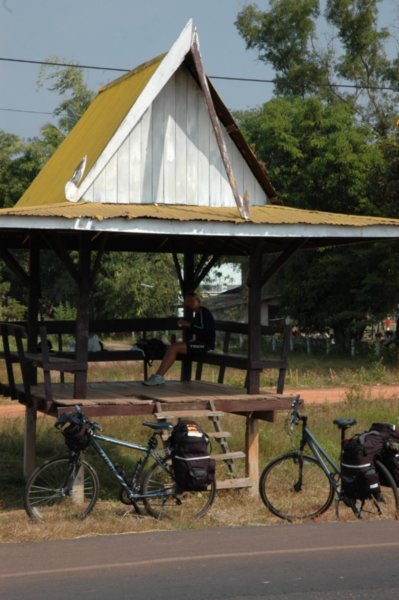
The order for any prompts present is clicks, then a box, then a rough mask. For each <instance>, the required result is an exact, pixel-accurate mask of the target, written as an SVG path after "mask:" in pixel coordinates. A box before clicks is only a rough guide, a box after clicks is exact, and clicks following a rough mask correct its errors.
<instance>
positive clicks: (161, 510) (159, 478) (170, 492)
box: [142, 459, 216, 521]
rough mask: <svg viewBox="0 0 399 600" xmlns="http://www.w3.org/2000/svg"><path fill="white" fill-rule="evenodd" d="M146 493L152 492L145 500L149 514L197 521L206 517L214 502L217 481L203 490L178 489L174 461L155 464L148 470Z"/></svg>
mask: <svg viewBox="0 0 399 600" xmlns="http://www.w3.org/2000/svg"><path fill="white" fill-rule="evenodd" d="M142 492H143V494H144V495H145V494H152V496H151V497H149V498H145V499H144V506H145V509H146V511H147V513H148V514H149V515H151V516H152V517H155V518H156V519H173V520H174V519H179V520H184V521H193V520H194V519H199V518H200V517H202V516H203V515H204V514H205V513H206V512H208V510H209V509H210V507H211V506H212V504H213V501H214V500H215V496H216V483H215V482H213V483H212V484H210V485H209V486H208V488H207V489H206V490H205V491H203V492H179V493H178V492H177V491H176V482H175V480H174V477H173V469H172V461H171V459H166V460H165V461H164V462H162V463H161V464H159V463H154V464H153V465H152V466H151V467H150V469H149V470H148V471H147V473H146V475H145V477H144V480H143V486H142Z"/></svg>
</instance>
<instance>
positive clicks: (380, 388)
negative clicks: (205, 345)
mask: <svg viewBox="0 0 399 600" xmlns="http://www.w3.org/2000/svg"><path fill="white" fill-rule="evenodd" d="M348 392H350V388H349V387H335V388H318V389H310V388H306V389H305V388H304V389H299V390H298V389H290V388H286V390H285V393H287V394H300V396H301V398H303V400H304V401H305V405H306V404H323V403H325V402H328V403H335V402H343V400H345V396H346V394H347V393H348ZM362 392H363V393H364V395H365V397H366V398H368V399H369V400H372V399H373V398H392V397H397V398H399V385H372V386H363V387H362ZM24 411H25V408H24V407H23V406H22V405H21V404H18V403H16V402H10V403H9V404H3V405H1V406H0V418H1V417H19V416H22V415H23V414H24Z"/></svg>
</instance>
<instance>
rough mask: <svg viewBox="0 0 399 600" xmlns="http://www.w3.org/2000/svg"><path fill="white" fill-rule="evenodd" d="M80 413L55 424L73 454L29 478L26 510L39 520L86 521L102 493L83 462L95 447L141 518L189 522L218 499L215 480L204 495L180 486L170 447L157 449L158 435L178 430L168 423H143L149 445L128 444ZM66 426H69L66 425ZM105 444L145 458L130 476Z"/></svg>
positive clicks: (56, 459)
mask: <svg viewBox="0 0 399 600" xmlns="http://www.w3.org/2000/svg"><path fill="white" fill-rule="evenodd" d="M75 408H76V412H74V413H72V414H69V415H61V417H60V418H59V419H58V421H57V422H56V424H55V426H56V427H57V428H58V429H60V430H62V431H63V433H64V437H65V441H66V443H67V446H68V449H69V452H68V454H64V455H61V456H56V457H53V458H51V459H49V460H47V461H45V462H44V463H43V464H41V465H40V466H38V467H37V468H36V469H35V470H34V471H33V473H32V474H31V476H30V477H29V479H28V481H27V483H26V487H25V493H24V507H25V510H26V512H27V513H28V515H29V516H30V517H31V518H33V519H34V520H39V521H49V520H52V519H56V520H59V519H61V518H71V517H73V518H77V519H84V518H85V517H87V515H88V514H89V513H91V511H92V510H93V508H94V506H95V504H96V502H97V499H98V496H99V490H100V484H99V478H98V475H97V472H96V470H95V469H94V468H93V467H92V466H91V465H90V463H88V462H87V461H86V460H85V459H83V458H82V453H83V452H84V451H85V450H86V449H88V448H93V449H94V450H95V451H96V452H97V454H98V455H99V456H100V458H101V459H102V461H103V462H104V463H105V464H106V466H107V467H108V469H109V470H110V471H111V473H112V474H113V476H114V477H115V479H116V480H117V482H118V483H119V485H120V487H121V489H120V494H119V499H120V500H121V501H122V502H123V503H124V504H127V505H130V506H132V507H133V509H134V511H135V512H136V513H137V514H138V515H142V514H143V513H142V510H141V509H140V507H139V502H143V504H144V508H145V511H146V513H148V514H149V515H151V516H152V517H154V518H156V519H161V518H168V519H178V518H179V519H183V520H184V521H190V520H193V519H198V518H200V517H202V516H203V515H205V513H206V512H207V511H208V510H209V509H210V507H211V506H212V504H213V501H214V499H215V495H216V484H215V482H213V483H211V484H209V485H208V487H207V489H206V490H204V491H189V492H188V491H181V490H179V488H178V487H177V485H176V482H175V479H174V474H173V467H172V459H171V453H170V450H169V449H168V448H162V450H161V451H157V450H156V448H157V446H158V437H159V436H160V435H161V434H162V433H164V432H167V431H170V430H171V429H172V428H173V425H172V424H171V423H169V422H163V423H156V422H147V421H145V422H144V423H143V425H144V426H146V427H149V428H150V429H151V430H152V433H151V436H150V438H149V440H148V443H147V445H142V444H137V443H134V442H127V441H124V440H120V439H117V438H113V437H109V436H106V435H102V434H100V433H99V431H101V426H100V425H99V424H98V423H96V422H93V421H90V420H89V419H88V418H87V417H86V416H85V415H84V413H83V412H82V411H81V409H80V407H79V406H76V407H75ZM65 425H67V427H65ZM63 428H64V429H63ZM100 442H107V443H110V444H114V445H116V446H122V447H125V448H130V449H132V450H135V451H137V452H139V453H141V454H142V456H140V457H139V459H138V461H137V463H136V465H135V467H134V470H133V473H132V474H131V476H130V477H128V476H127V474H126V473H125V469H124V468H123V467H122V466H121V465H118V464H114V463H113V461H112V460H111V458H110V457H109V456H108V454H107V453H106V452H105V450H104V449H103V447H102V446H101V444H100Z"/></svg>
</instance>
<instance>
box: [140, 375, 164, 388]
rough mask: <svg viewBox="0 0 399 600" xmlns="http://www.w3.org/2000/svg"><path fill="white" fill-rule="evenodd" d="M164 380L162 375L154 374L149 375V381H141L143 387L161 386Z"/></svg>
mask: <svg viewBox="0 0 399 600" xmlns="http://www.w3.org/2000/svg"><path fill="white" fill-rule="evenodd" d="M165 381H166V379H165V377H163V375H157V373H154V375H151V377H150V378H149V379H146V380H145V381H143V384H144V385H162V384H163V383H165Z"/></svg>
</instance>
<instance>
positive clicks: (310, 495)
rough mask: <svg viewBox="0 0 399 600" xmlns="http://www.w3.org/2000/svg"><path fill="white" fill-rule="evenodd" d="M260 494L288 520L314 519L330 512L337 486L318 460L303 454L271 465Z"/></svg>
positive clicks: (284, 457)
mask: <svg viewBox="0 0 399 600" xmlns="http://www.w3.org/2000/svg"><path fill="white" fill-rule="evenodd" d="M301 465H302V485H301V489H298V482H299V473H300V466H301ZM259 492H260V495H261V498H262V500H263V503H264V504H265V506H266V507H267V508H268V509H269V510H270V511H271V512H272V513H273V514H274V515H276V516H277V517H280V519H285V520H286V521H296V520H303V519H314V518H316V517H318V516H320V515H322V514H323V513H324V512H326V510H328V508H329V507H330V506H331V504H332V502H333V499H334V487H333V485H332V483H331V482H330V480H329V479H328V477H327V475H326V474H325V473H324V471H323V469H322V468H321V466H320V464H319V463H318V461H317V460H316V459H315V458H313V457H312V456H308V455H306V454H301V453H299V452H290V453H288V454H283V455H281V456H278V457H277V458H275V459H273V460H272V461H271V462H269V463H268V464H267V465H266V467H265V468H264V469H263V472H262V474H261V476H260V480H259Z"/></svg>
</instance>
